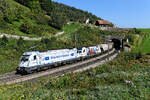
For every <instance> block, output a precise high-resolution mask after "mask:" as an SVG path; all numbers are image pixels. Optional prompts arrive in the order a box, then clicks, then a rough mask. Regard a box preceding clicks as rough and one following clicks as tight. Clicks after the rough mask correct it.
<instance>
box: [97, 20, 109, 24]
mask: <svg viewBox="0 0 150 100" xmlns="http://www.w3.org/2000/svg"><path fill="white" fill-rule="evenodd" d="M96 22H98V23H99V24H106V25H108V24H111V23H110V22H109V21H107V20H97V21H96ZM96 22H95V23H96Z"/></svg>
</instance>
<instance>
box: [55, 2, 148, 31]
mask: <svg viewBox="0 0 150 100" xmlns="http://www.w3.org/2000/svg"><path fill="white" fill-rule="evenodd" d="M52 1H56V2H61V3H63V4H66V5H69V6H73V7H75V8H78V9H82V10H85V11H88V12H91V13H93V14H95V15H96V16H98V17H101V18H103V19H105V20H109V21H111V22H112V23H114V24H116V25H117V26H119V27H126V28H129V27H136V28H150V0H52Z"/></svg>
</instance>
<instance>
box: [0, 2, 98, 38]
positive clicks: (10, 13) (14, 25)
mask: <svg viewBox="0 0 150 100" xmlns="http://www.w3.org/2000/svg"><path fill="white" fill-rule="evenodd" d="M88 18H89V19H90V21H91V23H92V22H93V21H95V20H97V19H100V18H98V17H96V16H95V15H93V14H91V13H88V12H86V11H82V10H79V9H76V8H74V7H69V6H67V5H64V4H60V3H56V2H52V1H51V0H0V32H2V33H8V34H17V35H21V36H22V35H27V36H29V35H31V36H32V35H34V36H43V35H44V36H50V34H51V35H53V34H55V33H56V32H57V31H60V30H62V29H63V27H64V26H65V25H66V24H67V23H68V22H70V21H72V22H80V23H83V22H85V20H86V19H88Z"/></svg>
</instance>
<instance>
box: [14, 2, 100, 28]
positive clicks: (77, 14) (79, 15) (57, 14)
mask: <svg viewBox="0 0 150 100" xmlns="http://www.w3.org/2000/svg"><path fill="white" fill-rule="evenodd" d="M15 1H17V2H18V3H21V4H23V5H24V6H27V7H29V8H30V9H34V10H37V8H38V9H40V10H43V11H46V13H47V15H49V16H50V17H51V20H52V22H51V23H50V24H51V25H52V26H56V27H57V26H59V25H55V24H56V23H64V24H65V23H66V22H68V21H74V22H77V21H78V22H81V23H83V22H85V21H86V19H88V18H89V19H90V21H91V23H93V22H94V21H95V20H97V19H101V18H98V17H97V16H95V15H93V14H92V13H89V12H87V11H83V10H80V9H76V8H74V7H70V6H67V5H64V4H61V3H57V2H52V1H51V0H15ZM62 20H63V21H62ZM58 28H59V27H58Z"/></svg>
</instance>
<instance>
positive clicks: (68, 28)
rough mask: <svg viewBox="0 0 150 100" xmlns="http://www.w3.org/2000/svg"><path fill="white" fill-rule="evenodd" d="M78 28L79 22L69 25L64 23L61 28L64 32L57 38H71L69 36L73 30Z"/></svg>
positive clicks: (67, 39) (79, 26)
mask: <svg viewBox="0 0 150 100" xmlns="http://www.w3.org/2000/svg"><path fill="white" fill-rule="evenodd" d="M79 28H81V24H80V23H71V24H69V25H65V26H64V28H63V31H64V34H62V35H59V36H57V37H58V38H60V39H62V40H64V41H69V40H71V38H70V36H71V34H72V33H73V32H75V31H77V30H78V29H79Z"/></svg>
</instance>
